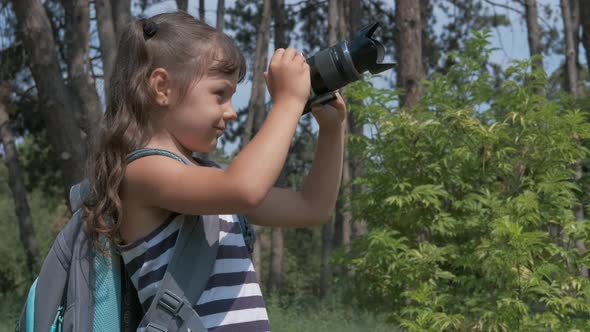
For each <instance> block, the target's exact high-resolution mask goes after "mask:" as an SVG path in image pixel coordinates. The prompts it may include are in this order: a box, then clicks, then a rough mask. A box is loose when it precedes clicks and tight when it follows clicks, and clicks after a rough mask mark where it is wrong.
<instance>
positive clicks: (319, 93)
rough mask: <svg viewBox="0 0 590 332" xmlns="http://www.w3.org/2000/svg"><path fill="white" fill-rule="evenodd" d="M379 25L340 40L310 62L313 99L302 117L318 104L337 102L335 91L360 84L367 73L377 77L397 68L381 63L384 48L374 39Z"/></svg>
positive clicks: (392, 64) (311, 98)
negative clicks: (356, 83)
mask: <svg viewBox="0 0 590 332" xmlns="http://www.w3.org/2000/svg"><path fill="white" fill-rule="evenodd" d="M378 27H379V23H373V24H369V25H367V26H365V27H364V28H362V29H361V30H360V31H359V32H358V33H357V34H356V36H355V37H354V39H353V40H352V41H351V42H346V41H341V42H339V43H338V44H336V45H334V46H331V47H329V48H326V49H323V50H321V51H319V52H318V53H316V54H315V55H313V56H311V57H309V58H308V59H307V63H308V64H309V67H310V75H311V90H312V92H311V97H310V98H309V100H308V101H307V104H306V105H305V110H304V111H303V114H306V113H308V112H310V111H311V106H312V105H315V104H327V103H329V102H330V101H332V100H334V99H336V95H335V93H334V91H336V90H338V89H340V88H341V87H343V86H345V85H347V84H348V83H351V82H354V81H358V80H359V79H361V78H362V76H361V75H362V73H364V72H366V71H367V70H368V71H369V72H371V74H378V73H380V72H383V71H386V70H388V69H391V68H393V66H395V64H394V63H382V61H383V57H384V55H385V47H383V44H381V43H380V42H378V41H377V40H375V39H373V38H371V36H372V35H373V33H374V32H375V30H377V28H378Z"/></svg>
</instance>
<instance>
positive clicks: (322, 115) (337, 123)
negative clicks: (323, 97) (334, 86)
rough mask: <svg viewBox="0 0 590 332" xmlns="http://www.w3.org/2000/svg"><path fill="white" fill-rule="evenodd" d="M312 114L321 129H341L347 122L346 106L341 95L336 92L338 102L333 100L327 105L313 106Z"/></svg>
mask: <svg viewBox="0 0 590 332" xmlns="http://www.w3.org/2000/svg"><path fill="white" fill-rule="evenodd" d="M311 113H312V114H313V116H314V118H315V119H316V121H317V122H318V124H319V126H320V128H323V129H340V128H342V124H343V123H344V120H346V104H345V103H344V100H343V99H342V96H341V95H340V93H339V92H338V91H336V100H332V101H331V102H329V103H328V104H327V105H316V106H313V107H312V109H311Z"/></svg>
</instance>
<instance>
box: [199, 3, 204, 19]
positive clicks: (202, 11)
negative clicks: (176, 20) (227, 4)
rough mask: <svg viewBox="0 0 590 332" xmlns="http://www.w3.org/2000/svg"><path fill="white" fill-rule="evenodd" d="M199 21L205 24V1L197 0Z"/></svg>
mask: <svg viewBox="0 0 590 332" xmlns="http://www.w3.org/2000/svg"><path fill="white" fill-rule="evenodd" d="M199 19H200V20H201V21H203V22H205V0H199Z"/></svg>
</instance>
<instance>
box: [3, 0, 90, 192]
mask: <svg viewBox="0 0 590 332" xmlns="http://www.w3.org/2000/svg"><path fill="white" fill-rule="evenodd" d="M11 2H12V7H13V8H14V12H15V15H16V19H17V22H18V30H19V34H20V38H21V40H22V41H23V43H24V45H25V50H26V52H27V55H28V57H29V62H30V68H31V72H32V73H33V78H34V79H35V85H36V87H37V91H38V95H39V104H40V105H43V107H42V108H41V116H42V118H43V121H44V123H45V125H46V128H47V137H48V138H49V143H50V145H51V148H52V150H53V153H52V156H54V158H55V163H56V165H57V166H58V169H59V170H60V171H61V173H62V177H63V185H64V193H67V192H69V189H70V187H71V186H72V185H73V184H75V183H76V182H78V181H80V180H81V179H82V177H83V166H84V155H85V149H84V145H83V144H81V138H82V137H81V134H80V128H78V126H77V123H76V117H78V116H80V115H81V113H82V108H81V107H80V105H79V104H78V103H77V102H76V101H75V99H74V98H72V97H71V96H70V94H69V92H68V89H67V88H66V85H65V82H64V80H63V78H62V74H61V71H60V67H59V63H58V61H57V55H56V52H55V49H56V47H55V41H54V39H53V35H52V34H51V25H50V24H49V19H48V18H47V14H46V12H45V9H44V8H43V6H42V5H41V3H40V2H39V1H36V0H12V1H11Z"/></svg>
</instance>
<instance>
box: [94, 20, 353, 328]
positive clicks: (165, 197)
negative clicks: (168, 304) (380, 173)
mask: <svg viewBox="0 0 590 332" xmlns="http://www.w3.org/2000/svg"><path fill="white" fill-rule="evenodd" d="M245 72H246V68H245V61H244V57H243V56H242V54H241V53H240V51H239V50H238V48H237V47H236V45H235V44H234V42H233V41H232V39H230V38H229V37H228V36H227V35H225V34H223V33H222V32H219V31H217V30H215V29H214V28H212V27H210V26H208V25H206V24H204V23H202V22H199V21H197V20H196V19H195V18H193V17H192V16H190V15H188V14H186V13H184V12H177V13H166V14H160V15H157V16H154V17H152V18H149V19H144V20H137V21H135V22H133V23H132V24H130V26H129V27H128V30H127V31H125V32H124V33H123V34H122V36H121V38H120V44H119V49H118V53H117V60H116V64H115V68H114V71H113V73H112V77H111V80H110V85H109V95H108V101H107V109H106V113H105V114H104V118H103V121H102V124H101V128H100V129H101V133H100V136H99V139H98V144H97V145H96V148H95V152H94V157H93V158H92V159H91V163H92V164H91V166H90V171H91V173H90V176H89V178H90V179H92V180H93V183H92V194H93V195H92V197H93V199H92V200H90V201H88V202H86V203H85V212H86V215H87V220H86V223H87V228H88V230H89V231H90V232H91V234H94V238H95V239H97V238H98V236H99V235H102V236H105V237H106V238H108V239H109V241H110V242H111V243H113V244H114V245H116V246H118V248H119V249H120V251H121V255H122V257H123V260H124V262H125V267H126V269H127V272H128V273H129V275H130V276H131V281H132V282H133V284H134V286H135V288H136V289H137V291H138V295H139V300H140V302H141V304H142V307H143V308H144V312H145V310H147V308H149V306H150V303H151V300H152V297H153V295H154V294H155V292H156V291H157V289H158V286H159V282H160V281H161V280H162V276H163V274H164V272H165V269H166V266H167V264H168V262H169V260H170V257H171V256H172V253H173V252H174V249H175V248H174V245H175V240H176V236H177V235H178V229H179V228H180V225H179V223H181V222H182V220H183V219H181V218H174V217H175V216H177V215H179V214H186V215H219V219H218V220H219V222H220V223H221V224H220V230H221V231H220V234H219V252H218V255H217V259H216V261H215V265H214V267H213V270H212V271H213V272H212V273H211V275H210V279H209V281H208V286H207V288H206V290H205V291H204V292H203V294H202V296H201V297H200V299H199V301H198V302H197V303H195V304H194V308H195V310H196V312H197V313H198V314H199V316H200V317H201V319H202V321H203V323H204V325H205V326H206V327H207V328H208V329H209V331H268V330H270V327H269V323H268V317H267V313H266V308H265V304H264V301H263V299H262V295H261V292H260V287H259V285H258V283H257V280H256V278H255V274H254V269H253V267H252V262H251V259H250V256H249V253H248V252H247V249H246V247H245V244H244V239H243V236H242V234H241V233H240V232H239V231H235V230H236V228H235V227H236V225H234V224H233V223H234V220H235V219H234V218H233V217H232V215H233V214H242V215H245V216H246V217H247V218H248V219H249V221H250V222H251V223H254V224H258V225H265V226H277V227H285V226H295V227H297V226H313V225H320V224H323V223H326V222H328V221H329V219H330V216H331V213H332V211H333V209H334V206H335V202H336V195H337V192H338V189H339V182H340V176H341V164H342V154H343V138H344V127H343V123H344V119H345V114H346V110H345V106H344V103H343V101H342V99H341V98H340V96H338V100H337V101H335V102H333V103H332V104H331V106H325V107H318V108H314V110H313V115H314V117H315V118H316V120H317V121H318V123H319V126H320V133H319V141H318V147H317V151H316V157H315V161H314V163H313V165H312V168H311V171H310V173H309V175H308V176H307V178H306V180H305V184H304V186H303V190H302V191H300V192H294V191H291V190H287V189H281V188H273V184H274V183H275V181H276V180H277V177H278V175H279V172H280V171H281V168H282V167H283V164H284V162H285V159H286V156H287V152H288V149H289V145H290V142H291V139H292V137H293V135H294V133H295V129H296V127H297V124H298V121H299V118H300V117H301V114H302V112H303V108H304V105H305V103H306V101H307V99H308V97H309V93H310V74H309V66H308V65H307V63H306V61H305V58H304V57H303V56H302V55H301V54H300V53H298V52H296V51H295V50H294V49H291V48H288V49H278V50H277V51H276V52H275V53H274V55H273V56H272V59H271V60H270V65H269V70H268V73H267V74H266V73H265V79H266V82H267V86H268V89H269V92H270V94H271V97H272V99H273V107H272V110H271V112H270V113H269V114H268V116H267V118H266V121H265V122H264V124H263V126H262V128H261V129H260V130H259V132H258V133H257V134H256V136H255V137H254V138H253V139H252V141H251V142H250V143H249V144H248V145H246V146H245V147H244V148H243V150H242V151H241V152H240V153H239V154H238V155H237V156H236V157H235V159H234V160H233V161H232V163H231V164H230V165H229V166H228V167H227V169H225V170H222V169H219V168H214V167H205V165H203V164H202V163H201V162H199V160H197V159H195V158H192V153H193V152H211V151H214V149H215V148H216V145H217V139H218V138H219V137H220V136H221V135H222V134H223V131H224V129H225V128H226V126H227V125H228V123H229V122H230V121H233V120H235V119H236V117H237V114H236V111H235V110H234V107H233V105H232V101H231V97H232V95H233V93H234V92H235V89H236V85H237V84H238V83H239V82H240V81H242V79H243V78H244V75H245ZM140 148H153V149H161V150H166V151H168V152H169V153H172V154H174V155H177V156H179V157H180V158H184V160H189V161H190V162H191V163H192V165H190V166H189V165H185V164H183V163H181V162H178V161H176V160H174V159H171V158H168V157H165V156H157V155H156V156H154V155H152V156H146V157H144V158H141V159H137V160H136V161H133V162H132V163H129V164H126V156H127V155H128V154H129V153H131V152H133V151H135V150H137V149H140ZM237 226H239V225H237ZM238 229H239V228H238ZM244 253H245V254H244ZM195 254H198V253H195Z"/></svg>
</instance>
